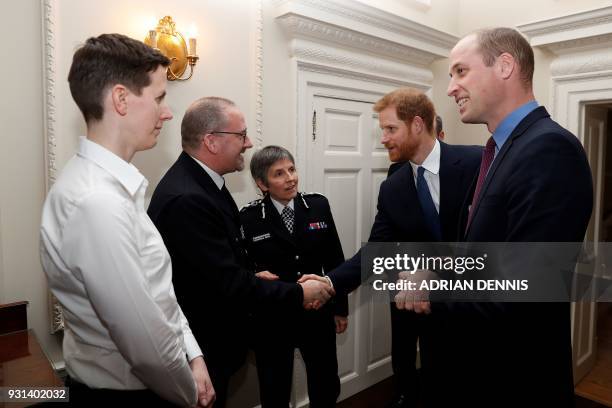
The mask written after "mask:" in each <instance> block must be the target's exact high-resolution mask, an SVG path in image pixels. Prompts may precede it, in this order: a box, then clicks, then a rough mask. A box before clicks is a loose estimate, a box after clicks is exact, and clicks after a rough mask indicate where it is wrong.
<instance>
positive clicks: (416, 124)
mask: <svg viewBox="0 0 612 408" xmlns="http://www.w3.org/2000/svg"><path fill="white" fill-rule="evenodd" d="M410 130H411V132H412V133H413V134H415V135H420V134H421V133H422V132H423V131H424V130H425V122H423V118H422V117H420V116H415V117H414V118H413V119H412V123H411V124H410Z"/></svg>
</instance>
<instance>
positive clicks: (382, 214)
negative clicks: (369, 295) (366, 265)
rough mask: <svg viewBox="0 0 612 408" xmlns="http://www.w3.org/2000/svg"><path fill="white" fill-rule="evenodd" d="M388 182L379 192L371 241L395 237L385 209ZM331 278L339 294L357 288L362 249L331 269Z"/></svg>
mask: <svg viewBox="0 0 612 408" xmlns="http://www.w3.org/2000/svg"><path fill="white" fill-rule="evenodd" d="M387 187H388V182H387V181H384V182H383V183H382V184H381V186H380V191H379V193H378V204H377V210H378V211H377V213H376V217H375V218H374V225H372V230H371V232H370V238H369V240H368V241H370V242H385V241H391V240H392V237H393V224H392V223H391V220H390V219H389V216H388V214H387V212H386V209H385V204H384V198H385V194H386V191H387ZM328 275H329V277H330V279H331V280H332V282H333V283H334V289H335V290H336V293H337V294H339V295H340V294H348V293H350V292H352V291H353V290H355V289H357V288H358V287H359V285H360V284H361V249H360V250H359V251H358V252H357V253H356V254H355V255H354V256H353V257H352V258H351V259H349V260H347V261H346V262H344V263H343V264H342V265H340V266H339V267H338V268H336V269H334V270H333V271H331V272H330V273H329V274H328Z"/></svg>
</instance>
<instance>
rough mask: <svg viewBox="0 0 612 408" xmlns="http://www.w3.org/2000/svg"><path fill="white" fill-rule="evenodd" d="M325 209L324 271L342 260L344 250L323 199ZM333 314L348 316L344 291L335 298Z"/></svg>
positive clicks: (332, 267) (327, 270) (327, 205)
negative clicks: (326, 228)
mask: <svg viewBox="0 0 612 408" xmlns="http://www.w3.org/2000/svg"><path fill="white" fill-rule="evenodd" d="M325 206H326V211H327V213H328V216H327V219H328V220H329V221H328V223H329V225H328V242H327V248H326V250H325V252H324V253H325V259H324V260H323V270H324V271H325V273H328V272H330V271H332V270H333V269H334V268H336V267H337V266H338V265H340V264H342V263H343V262H344V252H343V251H342V244H341V243H340V237H339V236H338V231H337V230H336V223H335V222H334V217H333V215H332V213H331V208H330V207H329V202H328V201H327V200H326V201H325ZM334 314H335V315H337V316H348V295H347V294H346V293H343V294H339V295H338V296H336V298H335V304H334Z"/></svg>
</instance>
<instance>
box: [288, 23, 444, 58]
mask: <svg viewBox="0 0 612 408" xmlns="http://www.w3.org/2000/svg"><path fill="white" fill-rule="evenodd" d="M279 22H280V23H281V24H282V26H283V28H284V29H285V31H286V32H287V33H289V35H290V36H292V37H297V38H310V39H317V40H319V41H322V42H324V43H334V44H335V45H338V46H340V47H342V48H343V49H346V48H348V49H351V48H353V49H358V50H361V51H365V52H367V53H374V54H376V55H377V56H384V57H385V58H388V59H391V60H398V61H404V62H407V63H411V64H415V65H419V66H428V65H429V64H431V63H432V62H433V61H434V60H435V59H436V58H440V56H438V55H435V54H432V53H430V52H426V51H422V50H419V49H417V48H412V47H406V46H404V45H401V44H397V43H394V42H391V41H387V40H383V39H381V38H377V37H374V36H371V35H367V34H363V33H358V32H355V31H352V30H349V29H345V28H341V27H336V26H333V25H329V24H325V23H321V22H320V21H315V20H312V19H309V18H305V17H302V16H296V15H285V16H283V17H282V18H280V19H279Z"/></svg>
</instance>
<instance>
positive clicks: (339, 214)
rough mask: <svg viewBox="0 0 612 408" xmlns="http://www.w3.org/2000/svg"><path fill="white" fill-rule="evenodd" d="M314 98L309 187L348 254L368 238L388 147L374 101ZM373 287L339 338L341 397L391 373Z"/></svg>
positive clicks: (352, 302)
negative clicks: (326, 205) (325, 206)
mask: <svg viewBox="0 0 612 408" xmlns="http://www.w3.org/2000/svg"><path fill="white" fill-rule="evenodd" d="M312 102H313V103H312V105H311V106H312V112H311V114H312V116H311V119H312V120H311V121H310V122H311V131H312V132H311V134H310V137H309V140H308V142H307V145H306V149H305V150H306V161H305V166H306V167H307V169H306V171H307V173H308V177H307V187H309V188H311V189H312V190H311V191H318V192H320V193H322V194H324V195H325V196H326V197H327V198H328V199H329V202H330V205H331V209H332V213H333V216H334V220H335V222H336V226H337V228H338V232H339V235H340V239H341V241H342V249H343V250H344V255H345V257H347V258H348V257H351V256H353V255H354V254H355V253H356V252H357V251H358V250H359V248H360V247H361V243H362V242H365V241H367V239H368V237H369V234H370V229H371V227H372V223H373V221H374V216H375V215H376V203H377V197H378V189H379V187H380V184H381V183H382V181H383V180H384V179H385V177H386V175H387V169H388V167H389V160H388V156H387V151H386V150H385V149H384V147H383V146H382V145H381V143H380V136H381V133H380V128H379V127H378V115H377V114H376V113H374V112H373V111H372V106H373V104H372V103H371V102H361V101H355V100H348V99H338V98H332V97H329V96H320V95H317V94H316V93H315V94H314V95H313V99H312ZM372 292H374V291H372V290H371V289H370V291H368V290H367V288H365V287H363V288H360V289H359V290H357V291H355V292H353V293H352V294H351V295H350V296H349V307H350V316H349V329H348V330H347V332H346V333H344V334H343V335H342V336H339V337H338V363H339V375H340V379H341V383H342V393H341V395H340V400H342V399H345V398H347V397H349V396H351V395H353V394H356V393H357V392H359V391H361V390H363V389H365V388H367V387H369V386H371V385H373V384H375V383H377V382H379V381H381V380H382V379H384V378H387V377H388V376H390V375H391V330H390V316H389V301H388V298H387V297H385V296H386V295H385V294H381V293H378V292H376V293H377V295H378V296H379V297H378V298H377V297H376V295H374V293H372ZM380 296H382V298H381V297H380Z"/></svg>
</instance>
